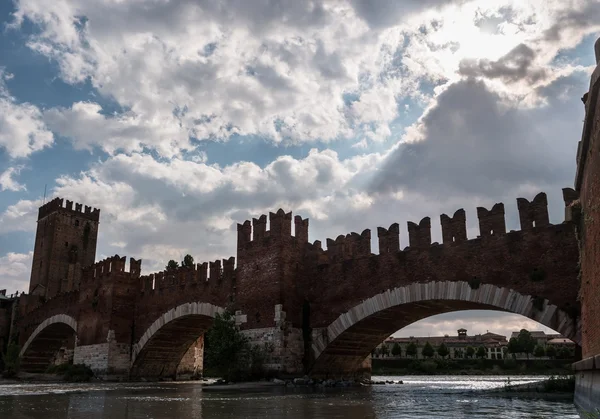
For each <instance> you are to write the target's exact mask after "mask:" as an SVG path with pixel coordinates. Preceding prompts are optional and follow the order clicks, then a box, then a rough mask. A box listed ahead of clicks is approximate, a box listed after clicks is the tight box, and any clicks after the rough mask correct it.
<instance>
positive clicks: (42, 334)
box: [19, 314, 77, 372]
mask: <svg viewBox="0 0 600 419" xmlns="http://www.w3.org/2000/svg"><path fill="white" fill-rule="evenodd" d="M76 336H77V320H75V319H74V318H73V317H71V316H69V315H67V314H57V315H54V316H52V317H49V318H47V319H46V320H44V321H43V322H42V323H40V325H39V326H38V327H36V328H35V330H34V331H33V333H31V335H29V338H27V341H25V344H24V345H23V348H22V349H21V352H20V354H19V356H20V357H21V368H22V369H23V370H24V371H28V372H43V371H45V369H46V368H47V367H48V366H49V365H50V363H51V362H52V360H53V358H54V357H55V356H56V354H57V353H58V351H59V350H60V348H61V347H63V346H72V347H73V349H74V347H75V339H76Z"/></svg>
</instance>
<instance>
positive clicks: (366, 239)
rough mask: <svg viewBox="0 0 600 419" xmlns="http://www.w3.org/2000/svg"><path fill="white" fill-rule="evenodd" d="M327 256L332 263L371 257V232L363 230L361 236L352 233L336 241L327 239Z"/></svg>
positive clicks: (339, 237)
mask: <svg viewBox="0 0 600 419" xmlns="http://www.w3.org/2000/svg"><path fill="white" fill-rule="evenodd" d="M326 242H327V251H326V252H325V254H326V255H327V257H328V258H329V260H330V261H332V262H335V261H339V260H347V259H352V258H355V257H363V256H370V255H371V230H369V229H367V230H363V232H362V233H361V234H358V233H354V232H352V233H350V234H346V235H345V236H344V235H340V236H337V238H336V239H335V240H333V239H327V241H326Z"/></svg>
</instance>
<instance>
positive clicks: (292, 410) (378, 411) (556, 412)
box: [0, 376, 579, 419]
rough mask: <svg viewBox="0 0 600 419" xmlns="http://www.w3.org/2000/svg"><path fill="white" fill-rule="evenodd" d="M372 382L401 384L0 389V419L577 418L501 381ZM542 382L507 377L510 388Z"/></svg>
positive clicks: (560, 405) (567, 405)
mask: <svg viewBox="0 0 600 419" xmlns="http://www.w3.org/2000/svg"><path fill="white" fill-rule="evenodd" d="M373 379H374V380H395V381H397V380H399V379H401V380H403V381H404V384H394V385H385V386H383V385H377V386H370V387H358V388H326V389H312V388H284V387H260V388H255V389H251V390H226V391H223V390H219V391H215V390H206V387H205V388H204V389H203V386H202V384H201V383H199V382H161V383H86V384H23V385H15V384H12V385H0V418H1V419H9V418H18V419H25V418H27V419H38V418H39V419H54V418H69V419H96V418H106V419H142V418H143V419H150V418H152V419H158V418H182V419H183V418H185V419H188V418H203V419H211V418H219V419H227V418H286V419H298V418H327V419H334V418H340V419H359V418H360V419H362V418H378V419H384V418H385V419H388V418H390V419H391V418H407V419H408V418H411V419H412V418H486V419H492V418H493V419H495V418H511V419H513V418H562V419H568V418H579V415H578V414H577V411H576V409H575V406H574V405H573V403H572V402H571V401H565V400H562V401H561V400H556V399H555V400H553V399H544V398H541V397H540V398H531V397H529V398H524V397H517V396H510V397H508V396H499V395H493V394H486V393H485V390H488V389H493V388H498V387H502V386H503V385H504V384H505V383H506V377H498V376H477V377H465V376H460V377H457V376H411V377H373ZM541 379H543V377H523V376H521V377H511V383H512V384H521V383H527V382H534V381H537V380H541Z"/></svg>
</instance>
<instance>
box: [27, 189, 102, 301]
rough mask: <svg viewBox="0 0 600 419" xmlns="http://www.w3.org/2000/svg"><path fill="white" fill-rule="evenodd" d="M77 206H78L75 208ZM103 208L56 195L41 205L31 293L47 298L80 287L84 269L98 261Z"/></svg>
mask: <svg viewBox="0 0 600 419" xmlns="http://www.w3.org/2000/svg"><path fill="white" fill-rule="evenodd" d="M73 205H74V206H75V207H74V208H73ZM99 220H100V210H99V209H96V208H94V209H92V208H91V207H88V206H87V205H86V206H85V210H83V209H82V205H81V204H77V203H75V204H74V203H73V202H72V201H67V202H66V206H64V207H63V199H62V198H55V199H53V200H52V201H50V202H48V203H47V204H45V205H43V206H41V207H40V209H39V212H38V221H37V231H36V234H35V247H34V251H33V262H32V266H31V279H30V281H29V293H30V294H35V295H40V296H43V297H45V298H47V299H49V298H52V297H54V296H55V295H57V294H59V293H62V292H68V291H71V290H74V289H78V288H79V281H80V280H81V269H82V268H84V267H86V266H88V265H91V264H93V263H94V261H95V259H96V242H97V239H98V223H99Z"/></svg>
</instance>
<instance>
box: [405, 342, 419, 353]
mask: <svg viewBox="0 0 600 419" xmlns="http://www.w3.org/2000/svg"><path fill="white" fill-rule="evenodd" d="M416 355H417V345H415V343H414V342H411V343H409V344H408V346H407V347H406V356H411V357H415V356H416Z"/></svg>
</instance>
